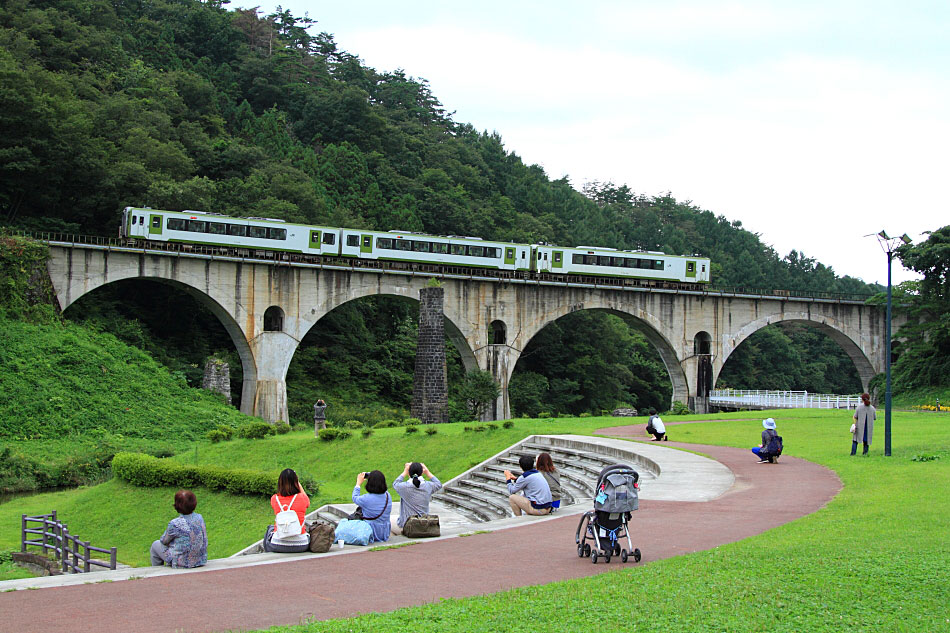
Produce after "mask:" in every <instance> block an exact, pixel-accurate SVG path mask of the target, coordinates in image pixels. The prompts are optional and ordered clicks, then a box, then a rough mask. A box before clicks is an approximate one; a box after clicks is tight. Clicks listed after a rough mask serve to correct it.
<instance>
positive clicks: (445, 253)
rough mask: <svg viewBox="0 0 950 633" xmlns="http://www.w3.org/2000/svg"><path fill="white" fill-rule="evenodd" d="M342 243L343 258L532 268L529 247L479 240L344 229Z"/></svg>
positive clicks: (341, 253)
mask: <svg viewBox="0 0 950 633" xmlns="http://www.w3.org/2000/svg"><path fill="white" fill-rule="evenodd" d="M342 242H343V243H342V246H341V247H340V255H342V256H343V257H357V258H360V259H377V260H383V261H398V262H417V263H419V262H421V263H427V264H445V265H449V266H467V267H471V268H491V269H496V270H525V271H527V270H530V267H531V247H530V246H529V245H527V244H514V243H511V242H490V241H487V240H483V239H481V238H477V237H459V236H452V235H450V236H439V235H425V234H422V233H411V232H405V231H388V232H385V233H384V232H380V231H361V230H357V229H343V239H342Z"/></svg>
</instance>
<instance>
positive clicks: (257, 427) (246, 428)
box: [237, 422, 277, 440]
mask: <svg viewBox="0 0 950 633" xmlns="http://www.w3.org/2000/svg"><path fill="white" fill-rule="evenodd" d="M275 433H277V430H276V429H275V428H274V426H273V425H272V424H268V423H267V422H247V423H245V424H242V425H241V426H239V427H238V430H237V435H238V437H243V438H244V439H247V440H259V439H263V438H265V437H267V436H268V435H274V434H275Z"/></svg>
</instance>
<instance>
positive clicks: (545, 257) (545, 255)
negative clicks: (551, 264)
mask: <svg viewBox="0 0 950 633" xmlns="http://www.w3.org/2000/svg"><path fill="white" fill-rule="evenodd" d="M543 259H544V261H548V254H547V253H545V254H544V258H543Z"/></svg>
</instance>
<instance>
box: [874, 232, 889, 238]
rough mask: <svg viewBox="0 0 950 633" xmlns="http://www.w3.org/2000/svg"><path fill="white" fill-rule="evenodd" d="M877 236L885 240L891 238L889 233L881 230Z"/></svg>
mask: <svg viewBox="0 0 950 633" xmlns="http://www.w3.org/2000/svg"><path fill="white" fill-rule="evenodd" d="M877 236H878V237H880V238H883V239H885V240H889V239H891V238H890V237H888V235H887V233H885V232H884V231H881V232H880V233H878V234H877Z"/></svg>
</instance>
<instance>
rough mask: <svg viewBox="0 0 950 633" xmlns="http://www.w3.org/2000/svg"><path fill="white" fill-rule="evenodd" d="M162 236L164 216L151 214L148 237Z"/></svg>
mask: <svg viewBox="0 0 950 633" xmlns="http://www.w3.org/2000/svg"><path fill="white" fill-rule="evenodd" d="M161 234H162V216H161V215H160V214H158V213H150V214H149V216H148V235H149V237H152V236H155V235H158V236H161Z"/></svg>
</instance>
